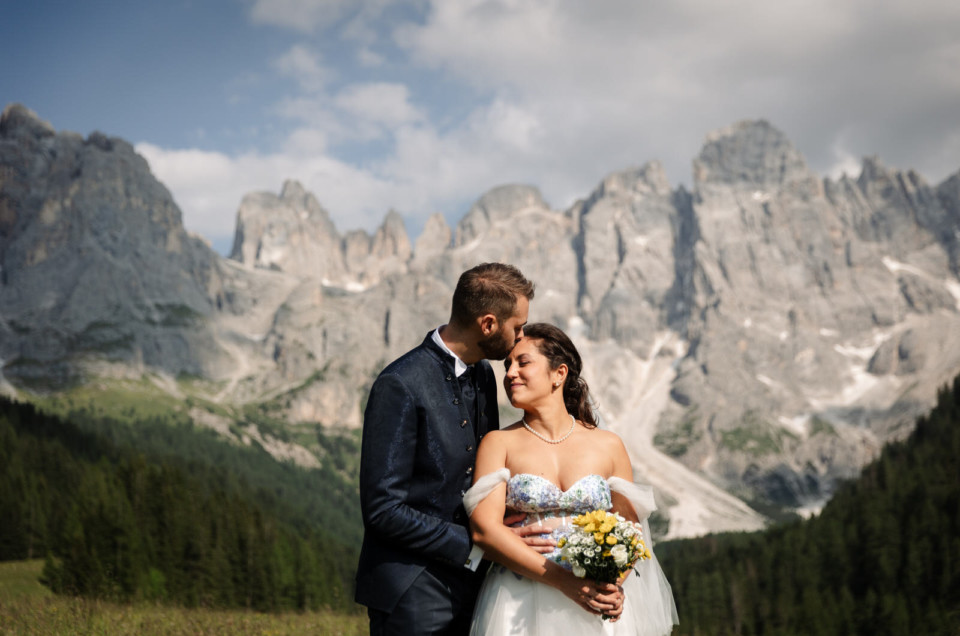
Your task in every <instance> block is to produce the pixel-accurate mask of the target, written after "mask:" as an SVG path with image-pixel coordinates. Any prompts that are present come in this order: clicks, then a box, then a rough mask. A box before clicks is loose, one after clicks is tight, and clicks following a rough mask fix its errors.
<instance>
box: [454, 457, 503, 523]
mask: <svg viewBox="0 0 960 636" xmlns="http://www.w3.org/2000/svg"><path fill="white" fill-rule="evenodd" d="M508 479H510V469H509V468H506V467H503V468H501V469H500V470H495V471H493V472H492V473H487V474H486V475H484V476H483V477H481V478H480V479H478V480H477V481H476V482H475V483H474V484H473V485H472V486H470V490H468V491H467V492H465V493H463V507H464V508H466V509H467V516H470V515H472V514H473V511H474V510H475V509H476V508H477V506H478V505H479V504H480V502H481V501H483V500H484V499H486V498H487V495H489V494H490V493H491V492H492V491H493V489H494V488H496V487H497V486H499V485H500V484H502V483H505V482H506V481H507V480H508Z"/></svg>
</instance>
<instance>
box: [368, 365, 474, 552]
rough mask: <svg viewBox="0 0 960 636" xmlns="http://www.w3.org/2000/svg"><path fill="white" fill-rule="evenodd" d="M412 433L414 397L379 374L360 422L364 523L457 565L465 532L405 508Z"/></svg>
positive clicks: (465, 547)
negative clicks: (361, 423) (361, 429)
mask: <svg viewBox="0 0 960 636" xmlns="http://www.w3.org/2000/svg"><path fill="white" fill-rule="evenodd" d="M417 429H418V417H417V406H416V401H415V400H414V398H413V395H412V394H411V392H410V391H409V389H408V388H407V387H406V386H405V384H404V383H403V381H402V379H401V378H400V377H398V376H396V375H381V376H380V377H379V378H378V379H377V381H376V382H375V383H374V385H373V388H372V389H371V390H370V398H369V401H368V402H367V408H366V411H365V412H364V419H363V440H362V444H361V455H360V506H361V510H362V512H363V520H364V524H365V526H366V528H367V531H368V532H370V531H372V532H375V533H377V535H378V536H379V537H380V539H381V540H383V541H386V542H388V543H391V544H393V545H395V546H397V547H400V548H404V549H406V550H410V551H412V552H416V553H418V554H421V555H424V556H426V557H429V558H432V559H438V560H441V561H445V562H448V563H451V564H456V565H461V566H462V565H464V563H466V560H467V556H468V554H469V553H470V548H471V541H470V535H469V532H468V530H467V528H465V527H464V526H461V525H458V524H455V523H452V522H450V521H447V520H445V519H441V518H440V517H436V516H433V515H429V514H425V513H423V512H421V511H419V510H417V509H415V508H413V507H412V506H411V505H410V504H409V501H410V489H411V485H412V483H413V479H414V469H415V462H416V457H417V434H418V431H417ZM440 461H443V458H441V460H440ZM437 468H438V470H439V471H441V472H442V471H444V470H445V467H444V466H438V467H437Z"/></svg>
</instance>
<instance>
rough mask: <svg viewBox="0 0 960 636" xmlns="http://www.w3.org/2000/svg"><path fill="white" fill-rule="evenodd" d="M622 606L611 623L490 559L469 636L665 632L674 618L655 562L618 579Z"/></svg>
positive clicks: (646, 635)
mask: <svg viewBox="0 0 960 636" xmlns="http://www.w3.org/2000/svg"><path fill="white" fill-rule="evenodd" d="M623 588H624V594H625V599H624V608H623V614H621V617H620V620H618V621H616V622H614V623H611V622H610V621H605V620H603V619H602V618H600V617H599V616H597V615H595V614H590V613H588V612H587V611H586V610H584V609H583V608H582V607H580V606H578V605H577V604H576V603H574V602H573V601H572V600H570V599H569V598H567V597H566V596H564V595H563V594H562V593H561V592H560V591H558V590H557V589H556V588H553V587H550V586H549V585H544V584H543V583H537V582H535V581H532V580H530V579H527V578H524V577H522V576H519V575H517V574H514V573H513V572H511V571H510V570H508V569H507V568H505V567H503V566H501V565H496V564H494V565H493V566H491V568H490V570H489V572H488V573H487V576H486V579H484V582H483V587H482V588H481V589H480V596H479V597H478V599H477V605H476V609H475V610H474V613H473V624H472V626H471V629H470V634H471V636H508V635H509V636H555V635H556V634H577V635H578V636H579V635H586V634H603V635H605V636H606V635H610V636H614V635H615V636H624V635H630V636H634V635H636V636H665V635H666V634H669V633H670V632H671V630H672V629H673V625H674V624H675V623H676V622H677V616H676V609H675V607H674V604H673V595H672V592H671V591H670V585H669V584H668V583H667V581H666V578H665V577H663V572H662V571H661V570H660V567H659V565H658V564H656V562H651V561H647V562H642V563H640V564H638V566H637V573H631V574H630V576H629V577H627V580H626V581H625V582H624V584H623Z"/></svg>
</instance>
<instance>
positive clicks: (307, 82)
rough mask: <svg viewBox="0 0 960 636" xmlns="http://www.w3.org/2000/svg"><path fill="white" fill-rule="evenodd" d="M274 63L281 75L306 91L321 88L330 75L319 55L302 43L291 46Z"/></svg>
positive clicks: (310, 91)
mask: <svg viewBox="0 0 960 636" xmlns="http://www.w3.org/2000/svg"><path fill="white" fill-rule="evenodd" d="M275 65H276V68H277V70H278V71H280V73H281V74H282V75H285V76H287V77H290V78H293V79H294V80H296V81H297V83H299V84H300V88H301V89H302V90H303V91H305V92H307V93H316V92H319V91H321V90H323V89H324V87H325V86H326V84H327V81H328V80H329V79H330V76H331V75H332V73H331V71H330V70H329V69H327V68H326V67H324V65H323V64H322V63H321V62H320V56H319V55H317V54H316V53H315V52H313V51H311V50H310V49H308V48H307V47H306V46H304V45H302V44H297V45H295V46H293V47H291V48H290V49H289V50H288V51H287V52H286V53H284V54H283V55H282V56H280V57H279V58H278V59H277V60H276V62H275Z"/></svg>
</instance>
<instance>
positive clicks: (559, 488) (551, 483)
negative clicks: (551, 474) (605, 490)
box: [509, 473, 607, 495]
mask: <svg viewBox="0 0 960 636" xmlns="http://www.w3.org/2000/svg"><path fill="white" fill-rule="evenodd" d="M530 477H532V478H534V479H539V480H540V481H542V482H543V483H545V484H548V485H550V486H553V488H554V489H555V490H556V491H557V492H559V493H560V494H562V495H565V494H567V493H569V492H570V491H571V490H573V489H574V488H576V487H577V486H578V485H580V482H582V481H584V480H586V479H590V478H591V477H595V478H597V479H599V480H601V481H603V482H604V483H606V481H607V479H606V477H604V476H603V475H598V474H597V473H588V474H586V475H584V476H583V477H581V478H580V479H578V480H576V481H575V482H573V483H572V484H570V487H569V488H567V489H566V490H564V489H563V488H561V487H560V486H558V485H557V484H555V483H554V482H552V481H550V480H549V479H547V478H546V477H542V476H540V475H535V474H533V473H516V474H514V475H511V477H510V479H509V481H513V480H514V479H517V478H530Z"/></svg>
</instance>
